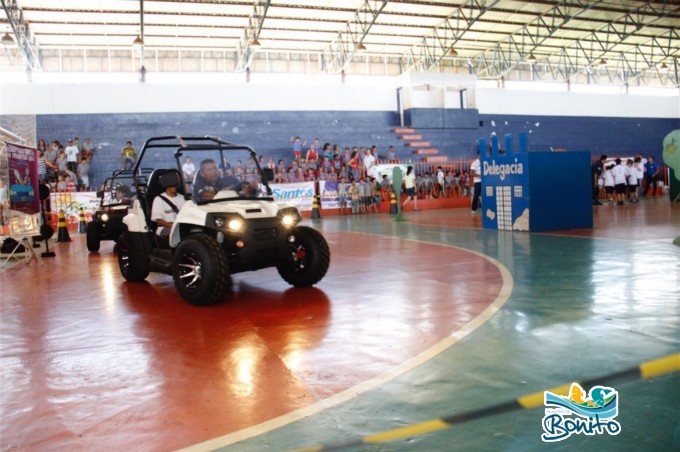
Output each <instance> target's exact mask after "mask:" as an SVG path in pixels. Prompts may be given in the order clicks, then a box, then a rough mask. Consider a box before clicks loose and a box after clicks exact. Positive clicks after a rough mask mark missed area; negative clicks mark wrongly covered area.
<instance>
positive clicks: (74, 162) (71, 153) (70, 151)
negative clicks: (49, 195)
mask: <svg viewBox="0 0 680 452" xmlns="http://www.w3.org/2000/svg"><path fill="white" fill-rule="evenodd" d="M64 152H65V153H66V162H67V166H68V169H70V170H71V171H75V170H76V169H77V168H78V157H79V154H80V151H79V150H78V146H76V145H75V144H74V143H73V140H71V139H69V140H68V141H67V144H66V148H65V149H64Z"/></svg>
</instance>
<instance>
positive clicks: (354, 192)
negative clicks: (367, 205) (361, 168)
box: [347, 179, 359, 213]
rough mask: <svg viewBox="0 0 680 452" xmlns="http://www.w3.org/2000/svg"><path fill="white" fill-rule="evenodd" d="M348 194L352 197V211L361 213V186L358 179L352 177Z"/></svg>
mask: <svg viewBox="0 0 680 452" xmlns="http://www.w3.org/2000/svg"><path fill="white" fill-rule="evenodd" d="M347 194H348V196H349V197H350V198H351V199H352V213H359V187H357V181H356V179H352V183H351V185H350V187H349V189H348V190H347Z"/></svg>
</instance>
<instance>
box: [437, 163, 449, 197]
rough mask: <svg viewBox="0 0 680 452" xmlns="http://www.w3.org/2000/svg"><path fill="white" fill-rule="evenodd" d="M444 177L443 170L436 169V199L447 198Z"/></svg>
mask: <svg viewBox="0 0 680 452" xmlns="http://www.w3.org/2000/svg"><path fill="white" fill-rule="evenodd" d="M445 177H446V176H445V175H444V168H442V167H441V166H438V167H437V197H441V198H447V197H448V196H447V194H446V180H445Z"/></svg>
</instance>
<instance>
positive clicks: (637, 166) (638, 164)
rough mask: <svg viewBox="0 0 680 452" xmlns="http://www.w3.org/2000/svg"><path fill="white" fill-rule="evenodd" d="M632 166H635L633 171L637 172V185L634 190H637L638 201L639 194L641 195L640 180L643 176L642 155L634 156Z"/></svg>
mask: <svg viewBox="0 0 680 452" xmlns="http://www.w3.org/2000/svg"><path fill="white" fill-rule="evenodd" d="M644 160H645V162H647V159H644ZM633 166H634V167H635V171H636V173H637V180H638V186H637V190H636V192H637V195H638V201H639V200H640V195H642V180H643V179H644V177H645V165H644V163H643V162H642V156H641V155H640V154H638V155H637V156H635V160H634V163H633Z"/></svg>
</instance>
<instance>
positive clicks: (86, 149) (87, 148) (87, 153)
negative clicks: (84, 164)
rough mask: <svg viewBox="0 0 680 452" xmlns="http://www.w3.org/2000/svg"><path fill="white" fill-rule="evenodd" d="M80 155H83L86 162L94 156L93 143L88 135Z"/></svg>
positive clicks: (90, 160)
mask: <svg viewBox="0 0 680 452" xmlns="http://www.w3.org/2000/svg"><path fill="white" fill-rule="evenodd" d="M81 155H82V156H83V157H85V158H86V159H87V161H88V162H90V163H91V162H92V157H94V145H93V144H92V142H91V141H90V137H87V138H85V142H84V143H83V145H82V149H81Z"/></svg>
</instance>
